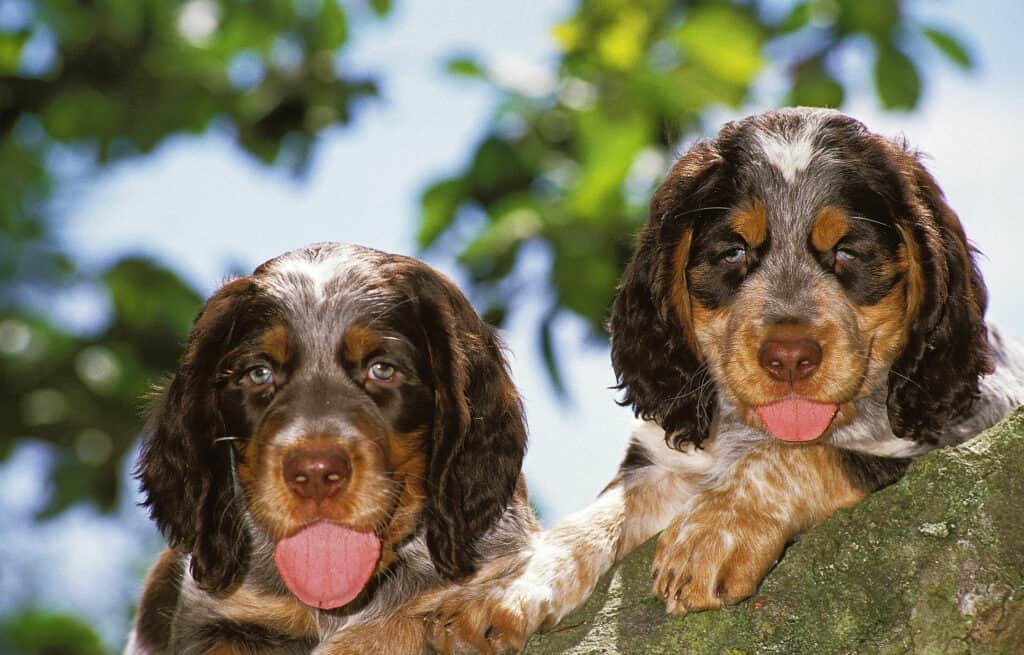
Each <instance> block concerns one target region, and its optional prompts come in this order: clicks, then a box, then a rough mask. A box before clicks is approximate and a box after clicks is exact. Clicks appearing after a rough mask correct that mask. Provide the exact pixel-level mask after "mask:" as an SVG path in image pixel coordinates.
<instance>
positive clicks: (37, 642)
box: [0, 610, 107, 655]
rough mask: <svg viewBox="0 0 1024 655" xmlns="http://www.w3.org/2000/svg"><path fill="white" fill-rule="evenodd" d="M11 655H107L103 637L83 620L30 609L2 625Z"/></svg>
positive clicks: (0, 633)
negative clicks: (101, 639)
mask: <svg viewBox="0 0 1024 655" xmlns="http://www.w3.org/2000/svg"><path fill="white" fill-rule="evenodd" d="M0 646H3V648H2V649H0V650H2V652H4V653H6V654H7V655H107V650H106V649H105V648H104V647H103V644H102V642H101V641H100V638H99V635H97V634H96V632H95V630H93V629H92V628H91V627H89V626H88V625H86V624H85V623H84V622H82V621H81V620H80V619H78V618H75V617H72V616H67V615H63V614H53V613H49V612H44V611H41V610H28V611H23V612H20V613H18V614H15V615H13V616H11V617H9V618H6V619H3V621H2V622H0Z"/></svg>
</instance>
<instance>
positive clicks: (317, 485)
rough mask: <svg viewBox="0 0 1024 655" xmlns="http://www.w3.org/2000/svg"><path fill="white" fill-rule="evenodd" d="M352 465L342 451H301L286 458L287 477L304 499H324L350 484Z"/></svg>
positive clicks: (298, 494) (289, 483)
mask: <svg viewBox="0 0 1024 655" xmlns="http://www.w3.org/2000/svg"><path fill="white" fill-rule="evenodd" d="M351 476H352V464H351V463H350V462H349V461H348V457H346V456H345V453H343V452H341V451H340V450H313V451H298V452H294V453H292V454H290V455H288V456H287V457H286V458H285V460H284V480H285V483H286V484H287V485H288V488H289V489H291V490H292V493H294V494H295V495H296V496H298V497H300V498H309V499H312V500H316V501H321V500H324V499H327V498H330V497H332V496H335V495H337V494H338V492H340V491H341V490H342V489H344V488H345V486H346V485H348V481H349V478H350V477H351Z"/></svg>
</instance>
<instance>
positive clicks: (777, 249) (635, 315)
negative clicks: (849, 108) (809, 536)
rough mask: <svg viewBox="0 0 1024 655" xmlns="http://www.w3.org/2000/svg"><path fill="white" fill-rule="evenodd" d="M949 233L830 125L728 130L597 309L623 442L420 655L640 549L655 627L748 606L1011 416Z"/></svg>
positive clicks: (957, 232) (846, 129) (981, 294)
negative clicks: (921, 465)
mask: <svg viewBox="0 0 1024 655" xmlns="http://www.w3.org/2000/svg"><path fill="white" fill-rule="evenodd" d="M974 255H975V253H974V250H973V248H972V247H971V245H970V244H969V243H968V241H967V239H966V237H965V235H964V230H963V227H962V226H961V224H960V221H959V219H958V218H957V215H956V214H955V213H954V211H953V210H952V209H951V208H950V206H949V205H948V204H947V202H946V199H945V197H944V196H943V193H942V191H941V190H940V188H939V185H938V183H936V181H935V179H934V178H933V177H932V176H931V174H929V172H928V171H927V170H926V169H925V167H924V166H923V165H922V163H921V159H920V157H919V156H918V155H917V153H916V152H914V151H913V150H911V149H910V148H909V147H908V146H907V145H906V144H905V143H903V142H902V141H893V140H890V139H887V138H884V137H881V136H879V135H877V134H875V133H872V132H871V131H869V130H868V129H867V128H866V127H865V126H864V125H863V124H861V123H860V122H858V121H857V120H855V119H853V118H851V117H849V116H846V115H844V114H842V113H839V112H837V111H829V110H819V109H806V108H798V109H785V110H780V111H772V112H768V113H764V114H760V115H756V116H752V117H749V118H746V119H743V120H739V121H736V122H732V123H728V124H727V125H725V126H724V127H723V128H722V129H721V131H720V132H719V133H718V135H717V136H716V137H715V138H713V139H710V140H707V141H702V142H700V143H697V144H696V145H695V146H693V147H692V148H691V149H690V150H689V151H688V152H686V153H685V154H684V155H683V156H682V157H681V158H680V159H679V160H678V161H677V162H676V163H675V165H674V166H673V167H672V169H671V170H670V171H669V173H668V176H667V178H666V179H665V180H664V182H663V183H662V184H661V186H660V187H659V188H658V190H657V191H656V193H655V195H654V198H653V200H652V201H651V205H650V215H649V219H648V222H647V225H646V227H644V229H643V230H642V232H641V233H640V235H639V237H638V240H637V246H636V250H635V253H634V256H633V260H632V262H631V264H630V265H629V268H628V269H627V271H626V272H625V275H624V277H623V279H622V283H621V288H620V291H619V294H618V297H617V299H616V301H615V304H614V307H613V309H612V316H611V333H612V364H613V367H614V369H615V371H616V374H617V376H618V380H619V383H620V388H621V389H622V391H623V392H624V402H625V403H626V404H628V405H630V406H631V407H632V408H633V410H634V412H635V414H636V416H637V419H638V420H637V422H636V425H635V427H634V429H633V432H632V435H631V438H630V442H629V446H628V450H627V452H626V456H625V458H624V460H623V462H622V464H621V467H620V470H619V473H618V475H617V476H616V477H615V479H614V480H612V482H611V483H610V484H609V485H608V487H607V488H606V489H605V490H604V491H603V492H602V493H601V495H600V496H599V497H598V499H597V500H596V501H595V503H594V504H593V505H591V506H590V507H588V508H586V509H584V510H582V511H580V512H579V513H577V514H575V515H573V516H570V517H569V518H567V519H565V520H564V521H563V522H562V523H560V524H559V525H557V526H555V527H554V528H553V529H552V530H550V531H549V532H546V533H543V534H540V535H538V536H537V537H536V538H535V540H534V542H533V544H532V545H531V547H530V548H529V549H528V550H526V551H524V552H522V553H520V554H518V555H516V556H514V557H513V558H512V560H513V561H505V562H501V561H498V562H494V563H492V564H489V565H488V566H487V567H484V568H483V569H481V571H480V572H479V573H478V575H477V578H476V581H475V582H474V583H472V584H467V585H466V586H462V587H459V588H456V589H451V590H450V593H449V595H448V598H447V599H446V600H445V601H444V602H443V605H442V607H441V609H440V611H439V612H438V614H437V621H436V623H435V628H436V631H437V632H438V636H437V638H438V639H439V640H445V641H450V642H460V641H461V642H463V643H467V644H476V643H479V642H480V639H481V635H487V634H489V635H498V638H496V639H492V640H491V641H490V642H489V643H488V645H487V647H486V649H485V650H491V649H495V650H501V649H503V648H506V647H511V648H518V647H520V646H521V645H522V643H523V641H524V640H525V638H526V637H527V636H529V635H530V634H531V633H532V632H534V631H535V630H537V629H538V628H541V627H544V626H550V625H552V624H554V623H555V622H557V621H558V620H560V619H561V618H562V617H564V616H565V615H566V614H567V613H568V612H569V611H571V610H572V609H573V608H575V607H576V606H578V605H579V604H580V603H581V602H582V601H583V600H584V599H585V598H586V597H587V596H588V595H589V594H590V592H591V591H592V590H593V589H594V585H595V584H596V583H597V581H598V578H599V577H600V576H601V575H602V574H604V573H605V572H606V571H607V570H608V569H609V568H610V567H611V566H612V564H614V563H615V562H616V561H617V560H619V559H620V558H622V557H623V556H625V555H626V554H627V553H629V552H630V551H631V550H633V548H635V547H636V546H637V545H639V544H641V543H643V542H645V541H647V540H648V539H650V538H651V537H653V536H654V535H656V534H658V533H659V532H660V533H661V536H660V537H659V539H658V547H657V552H656V556H655V561H654V566H653V571H652V573H653V578H654V593H655V595H657V596H658V597H659V598H661V599H662V600H663V601H664V603H665V605H666V608H667V610H668V611H669V612H672V613H677V614H683V613H686V612H689V611H693V610H700V609H706V608H714V607H720V606H722V605H723V604H728V603H735V602H737V601H739V600H742V599H743V598H746V597H747V596H749V595H750V594H752V593H753V592H754V591H755V590H756V588H757V586H758V584H759V583H760V581H761V579H762V578H763V577H764V575H765V574H766V573H767V571H768V570H769V569H770V568H771V566H772V565H773V563H774V562H775V561H776V560H777V559H778V558H779V557H780V556H781V555H782V553H783V549H784V548H785V545H786V543H787V542H789V541H790V540H791V539H792V538H793V537H794V536H795V535H797V534H798V533H800V532H802V531H805V530H807V529H809V528H811V527H813V526H815V525H817V524H818V523H820V522H821V521H822V520H824V519H825V518H826V517H828V516H829V515H830V514H832V513H833V512H834V511H835V510H837V509H839V508H843V507H849V506H851V505H854V504H855V503H857V502H858V501H859V500H860V499H862V498H863V497H864V496H865V494H867V493H869V492H871V491H873V490H875V489H877V488H879V487H881V486H884V485H886V484H888V483H890V482H892V481H894V480H895V479H897V478H898V477H899V476H900V475H902V472H903V471H904V469H905V467H906V466H907V464H908V462H909V461H910V460H911V459H912V458H914V457H916V456H918V455H920V454H922V453H924V452H927V451H929V450H931V449H934V448H938V447H942V446H946V445H949V444H957V443H961V442H963V441H965V440H967V439H969V438H970V437H972V436H974V435H976V434H977V433H978V432H980V431H981V430H983V429H985V428H986V427H989V426H991V425H992V424H993V423H995V422H996V421H998V420H999V419H1000V418H1001V417H1003V416H1005V415H1006V414H1007V413H1008V412H1009V411H1010V410H1011V409H1012V408H1013V407H1014V406H1016V405H1017V404H1019V403H1021V402H1022V401H1024V347H1022V345H1021V344H1020V343H1019V342H1014V341H1011V340H1009V339H1004V338H1002V337H1001V336H1000V335H999V334H998V333H997V332H996V331H995V330H994V329H992V328H991V327H989V326H987V325H986V323H985V322H984V319H983V315H984V312H985V307H986V291H985V285H984V283H983V282H982V279H981V275H980V274H979V272H978V268H977V266H976V265H975V261H974Z"/></svg>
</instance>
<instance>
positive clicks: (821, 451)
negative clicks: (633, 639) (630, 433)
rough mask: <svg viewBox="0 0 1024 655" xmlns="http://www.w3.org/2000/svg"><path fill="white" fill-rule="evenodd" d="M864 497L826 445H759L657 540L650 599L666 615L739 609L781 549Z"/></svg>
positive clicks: (847, 469)
mask: <svg viewBox="0 0 1024 655" xmlns="http://www.w3.org/2000/svg"><path fill="white" fill-rule="evenodd" d="M864 494H865V489H864V485H863V484H861V480H860V479H859V478H858V477H857V475H856V474H855V471H852V470H851V469H850V467H849V463H848V461H847V460H846V458H844V457H843V456H842V455H841V454H840V453H839V452H838V451H837V450H835V449H834V448H832V447H830V446H825V445H818V444H814V445H804V446H794V445H786V444H777V443H774V442H768V443H766V444H764V445H762V446H759V447H757V448H755V449H754V450H752V451H750V453H748V454H747V455H746V456H744V457H743V458H742V459H740V460H739V461H737V462H736V464H735V466H734V467H733V468H732V470H730V471H729V472H728V473H727V474H726V475H725V476H724V477H723V478H722V479H721V482H720V483H719V484H717V485H716V486H713V487H712V488H710V489H708V490H707V491H705V492H703V493H701V494H700V495H698V496H697V497H695V498H694V499H693V500H692V501H691V503H690V506H689V507H688V508H687V509H686V510H685V511H684V512H683V514H681V515H680V516H678V517H677V518H676V519H675V520H673V521H672V523H671V524H670V525H669V527H668V528H667V529H666V530H665V532H664V533H663V534H662V535H661V537H660V538H659V540H658V547H657V551H656V554H655V559H654V570H653V577H654V593H655V595H657V596H658V597H660V598H661V599H662V600H663V601H664V602H665V606H666V609H667V610H668V611H669V612H670V613H674V614H685V613H687V612H689V611H693V610H701V609H708V608H714V607H721V606H722V605H724V604H731V603H736V602H739V601H741V600H743V599H744V598H747V597H748V596H750V595H751V594H753V593H754V591H756V589H757V586H758V585H759V584H760V582H761V580H762V579H763V578H764V576H765V575H766V574H767V573H768V571H769V569H771V567H772V566H773V565H774V563H775V562H776V561H777V560H778V559H779V557H780V556H781V555H782V551H783V550H784V549H785V546H786V543H787V542H789V541H790V540H791V539H792V538H793V537H794V536H796V535H797V534H799V533H800V532H803V531H805V530H808V529H810V528H812V527H814V526H815V525H817V524H818V523H820V522H822V521H823V520H825V519H826V518H827V517H828V516H829V515H831V514H832V513H833V512H835V511H836V510H837V509H840V508H844V507H851V506H853V505H855V504H856V503H857V502H858V501H859V500H860V499H861V498H863V497H864Z"/></svg>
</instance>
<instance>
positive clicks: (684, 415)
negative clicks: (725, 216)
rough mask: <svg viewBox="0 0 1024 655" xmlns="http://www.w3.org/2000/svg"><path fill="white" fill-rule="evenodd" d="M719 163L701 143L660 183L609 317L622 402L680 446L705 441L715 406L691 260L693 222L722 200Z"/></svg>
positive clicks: (714, 153) (715, 153) (714, 151)
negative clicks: (695, 313)
mask: <svg viewBox="0 0 1024 655" xmlns="http://www.w3.org/2000/svg"><path fill="white" fill-rule="evenodd" d="M720 163H721V157H720V156H719V154H718V151H717V149H716V148H715V146H714V145H713V144H712V143H708V142H705V143H701V144H698V145H697V146H695V147H694V148H692V149H691V150H690V151H689V152H688V153H687V154H686V155H685V156H684V157H683V158H682V159H680V160H679V161H678V162H676V164H675V165H674V166H673V167H672V170H671V171H670V172H669V175H668V177H667V179H666V180H665V181H664V182H662V184H661V186H660V187H658V190H657V191H656V192H655V194H654V198H653V199H652V201H651V209H650V216H649V218H648V221H647V225H646V226H645V227H644V229H643V231H642V232H641V233H640V236H639V239H638V241H637V248H636V251H635V252H634V254H633V259H632V261H631V262H630V263H629V266H628V267H627V269H626V273H625V275H624V276H623V279H622V282H621V284H620V288H619V294H618V296H617V297H616V298H615V303H614V304H613V306H612V316H611V321H610V323H609V329H610V331H611V343H612V366H613V368H614V369H615V375H616V377H617V378H618V388H619V389H622V390H623V391H624V395H623V399H622V401H621V403H622V404H623V405H627V404H628V405H632V407H633V413H634V414H635V415H636V416H638V417H642V418H644V419H645V420H654V421H657V423H658V424H659V425H660V426H661V427H662V428H663V429H664V430H665V440H666V442H667V443H668V444H669V445H671V446H672V447H674V448H681V447H682V445H683V444H684V443H686V442H692V443H695V444H698V445H699V444H700V442H701V441H703V439H704V438H705V437H707V435H708V430H709V429H710V426H711V420H712V418H713V413H714V408H715V391H714V388H713V386H711V383H710V380H709V379H708V378H707V375H708V373H707V371H706V370H705V369H704V368H703V367H702V363H701V362H702V357H701V355H700V353H699V350H698V347H697V340H696V336H695V334H694V329H693V319H692V316H691V313H690V294H689V290H688V284H687V280H686V266H687V263H688V261H689V255H690V242H691V239H692V236H693V222H694V221H695V220H699V219H700V218H702V216H701V215H702V214H706V212H705V211H704V210H705V209H706V208H708V207H709V206H710V205H715V204H719V203H716V202H713V201H712V197H713V196H714V195H715V192H716V185H717V184H718V183H719V180H718V179H717V175H716V170H717V168H718V165H719V164H720ZM709 203H710V204H709ZM716 209H717V208H716Z"/></svg>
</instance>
